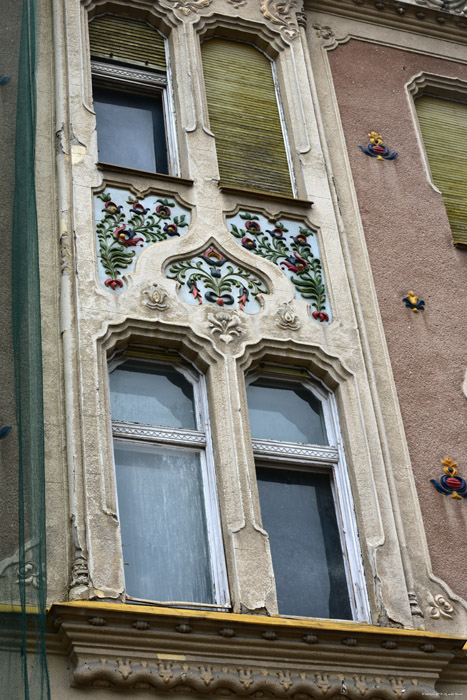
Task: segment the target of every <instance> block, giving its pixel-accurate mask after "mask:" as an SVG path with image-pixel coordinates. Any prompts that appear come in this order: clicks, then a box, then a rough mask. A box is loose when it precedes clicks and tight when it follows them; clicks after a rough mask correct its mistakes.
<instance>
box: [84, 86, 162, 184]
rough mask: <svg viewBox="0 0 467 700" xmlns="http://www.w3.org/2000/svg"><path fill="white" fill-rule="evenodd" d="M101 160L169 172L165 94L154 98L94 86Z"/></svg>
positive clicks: (130, 166)
mask: <svg viewBox="0 0 467 700" xmlns="http://www.w3.org/2000/svg"><path fill="white" fill-rule="evenodd" d="M93 96H94V109H95V112H96V120H97V146H98V151H99V161H100V162H101V163H112V164H113V165H123V166H126V167H128V168H137V169H138V170H148V171H152V172H157V173H168V172H169V171H168V162H167V143H166V137H165V124H164V111H163V105H162V93H154V95H151V97H147V96H145V95H137V94H133V93H125V92H120V91H118V90H108V89H106V88H101V87H94V90H93Z"/></svg>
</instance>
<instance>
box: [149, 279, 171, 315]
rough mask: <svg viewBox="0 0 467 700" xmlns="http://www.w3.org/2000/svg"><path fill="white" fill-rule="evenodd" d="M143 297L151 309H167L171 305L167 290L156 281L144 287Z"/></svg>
mask: <svg viewBox="0 0 467 700" xmlns="http://www.w3.org/2000/svg"><path fill="white" fill-rule="evenodd" d="M143 297H144V298H143V304H144V305H145V306H147V307H148V308H149V309H151V311H165V310H166V309H167V308H168V306H169V302H168V301H167V292H166V291H165V289H164V288H163V287H161V286H160V285H159V284H157V283H156V282H153V284H152V285H151V286H150V287H147V288H146V289H143Z"/></svg>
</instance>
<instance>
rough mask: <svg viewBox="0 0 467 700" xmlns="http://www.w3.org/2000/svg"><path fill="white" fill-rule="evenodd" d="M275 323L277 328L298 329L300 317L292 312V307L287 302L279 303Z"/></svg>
mask: <svg viewBox="0 0 467 700" xmlns="http://www.w3.org/2000/svg"><path fill="white" fill-rule="evenodd" d="M276 325H277V326H279V328H284V329H285V330H289V331H298V329H299V328H300V326H301V325H302V324H301V323H300V319H299V318H298V316H297V314H294V312H293V311H292V307H291V306H290V304H289V303H284V304H281V306H280V307H279V309H278V310H277V313H276Z"/></svg>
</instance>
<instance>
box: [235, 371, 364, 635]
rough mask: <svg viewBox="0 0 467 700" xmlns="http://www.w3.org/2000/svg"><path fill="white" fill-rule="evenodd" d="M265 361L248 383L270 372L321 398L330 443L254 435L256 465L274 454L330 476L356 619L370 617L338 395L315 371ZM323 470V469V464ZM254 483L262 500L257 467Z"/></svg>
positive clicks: (248, 376) (276, 459) (280, 460)
mask: <svg viewBox="0 0 467 700" xmlns="http://www.w3.org/2000/svg"><path fill="white" fill-rule="evenodd" d="M263 365H264V363H262V362H260V363H259V365H256V366H255V367H254V368H251V369H250V371H249V372H248V373H247V374H246V375H245V377H244V381H245V388H247V386H248V385H249V384H250V383H251V382H252V381H254V380H255V379H260V378H262V377H268V378H270V379H274V380H277V381H278V382H281V381H285V380H288V381H293V382H294V383H296V384H297V385H298V384H299V385H300V386H302V387H303V388H304V389H306V390H307V391H309V393H310V394H312V395H313V396H314V397H316V398H317V399H318V401H319V402H320V404H321V407H322V410H323V415H324V423H325V425H326V431H327V433H328V437H329V438H330V445H332V446H324V445H320V446H311V445H302V444H301V443H287V442H284V441H281V442H276V441H275V440H261V439H258V438H253V437H251V447H252V450H253V455H254V464H255V467H256V464H257V462H258V461H259V462H260V463H261V464H262V465H263V466H268V464H269V460H270V459H272V460H273V465H274V466H277V464H278V463H279V464H281V463H287V464H288V465H289V467H290V469H292V470H294V469H297V467H298V465H301V467H302V468H305V469H306V471H307V472H308V473H314V471H315V470H316V469H317V468H323V469H324V470H325V473H326V474H328V475H329V476H330V477H331V488H332V492H333V499H334V509H335V513H336V519H337V524H338V528H339V534H340V540H341V547H342V553H343V560H344V568H345V572H346V578H347V586H348V591H349V597H350V605H351V608H352V612H353V619H354V620H360V621H362V622H368V620H369V619H370V609H369V605H368V596H367V592H366V585H365V579H364V572H363V561H362V553H361V547H360V542H359V538H358V532H357V523H356V520H355V510H354V505H353V499H352V492H351V487H350V480H349V475H348V473H347V465H346V461H345V452H344V445H343V442H342V437H341V434H340V425H339V416H338V413H337V406H336V402H335V399H334V395H333V393H332V392H331V391H329V389H328V387H327V386H326V385H325V384H324V383H323V382H319V381H317V380H316V378H315V377H313V376H311V375H310V373H309V372H308V371H306V370H303V368H301V370H299V371H300V374H299V373H298V372H297V374H296V375H289V374H288V373H287V374H281V372H280V369H281V365H279V366H278V365H272V366H273V367H274V368H276V370H277V371H276V372H274V374H270V373H268V369H269V367H271V365H269V364H268V365H265V366H264V367H263ZM247 404H248V401H247ZM247 409H248V406H247ZM319 470H320V471H321V469H319ZM250 482H251V485H252V486H251V488H252V490H253V491H254V493H255V498H256V499H258V501H259V495H258V494H257V485H256V487H255V484H256V475H255V469H254V470H253V473H252V474H251V475H250Z"/></svg>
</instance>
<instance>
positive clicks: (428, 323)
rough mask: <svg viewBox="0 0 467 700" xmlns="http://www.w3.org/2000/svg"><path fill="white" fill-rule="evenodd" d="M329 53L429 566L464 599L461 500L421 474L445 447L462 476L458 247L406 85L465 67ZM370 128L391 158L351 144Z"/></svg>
mask: <svg viewBox="0 0 467 700" xmlns="http://www.w3.org/2000/svg"><path fill="white" fill-rule="evenodd" d="M329 60H330V65H331V70H332V74H333V79H334V82H335V89H336V94H337V99H338V103H339V109H340V115H341V119H342V124H343V129H344V133H345V138H346V143H347V149H348V153H349V158H350V164H351V168H352V174H353V178H354V182H355V187H356V191H357V196H358V202H359V207H360V212H361V217H362V221H363V226H364V229H365V236H366V243H367V246H368V252H369V256H370V261H371V267H372V272H373V276H374V280H375V285H376V290H377V294H378V301H379V306H380V310H381V316H382V320H383V325H384V330H385V334H386V339H387V344H388V348H389V353H390V357H391V363H392V368H393V372H394V378H395V382H396V387H397V392H398V397H399V401H400V406H401V411H402V416H403V420H404V426H405V430H406V435H407V441H408V445H409V451H410V457H411V461H412V466H413V471H414V477H415V483H416V486H417V490H418V495H419V499H420V504H421V509H422V514H423V521H424V526H425V529H426V534H427V538H428V544H429V549H430V554H431V558H432V564H433V570H434V573H435V574H437V575H438V576H440V577H441V578H442V579H444V580H445V581H446V582H447V583H448V584H449V585H450V586H451V587H452V588H453V590H454V592H455V593H457V594H458V595H462V596H463V597H466V598H467V577H466V575H465V569H466V564H465V562H466V561H467V537H466V536H465V533H466V532H467V499H466V500H464V499H463V500H462V501H457V500H454V499H452V498H450V497H447V496H443V495H441V494H439V493H438V492H437V491H435V489H434V488H433V486H432V485H431V484H430V483H429V479H430V478H432V477H435V478H437V477H439V476H440V475H441V474H442V473H443V472H442V466H441V463H440V460H441V459H443V458H444V457H446V456H449V457H451V458H452V459H453V460H455V461H457V462H458V464H459V471H460V474H461V476H464V477H466V478H467V398H466V396H465V395H464V393H463V391H462V383H463V380H464V374H465V372H466V370H467V323H466V316H467V314H466V308H467V250H465V251H461V250H457V249H456V248H454V247H453V245H452V239H451V233H450V229H449V223H448V220H447V217H446V212H445V209H444V205H443V201H442V198H441V196H440V195H439V194H438V193H437V192H435V191H434V189H433V188H432V187H431V186H430V184H429V182H428V180H427V176H426V172H425V169H424V165H423V161H422V155H421V153H420V147H419V145H418V142H417V139H416V132H415V126H414V122H413V117H412V113H411V111H410V108H409V100H408V96H407V91H406V88H405V85H406V84H407V83H408V82H410V81H411V80H412V79H413V77H415V76H416V75H417V74H418V73H420V72H422V71H423V72H428V73H434V74H437V75H441V76H450V77H458V78H462V79H464V80H466V81H467V66H466V65H462V64H459V63H455V62H451V61H445V60H440V59H437V58H434V57H432V56H424V55H421V54H417V53H412V52H408V51H401V50H398V49H394V48H390V47H386V46H378V45H376V44H370V43H367V42H364V41H358V40H351V41H350V42H349V43H347V44H344V45H341V46H339V47H338V48H337V49H335V50H333V51H331V52H330V53H329ZM372 130H376V131H378V132H379V133H380V134H382V135H383V137H384V144H385V145H387V146H388V147H390V148H391V150H396V151H398V152H399V156H398V158H397V159H396V160H395V161H392V162H377V161H376V160H375V159H372V158H369V157H368V156H366V155H364V154H363V153H362V152H361V151H360V150H359V148H358V146H359V145H360V144H361V145H364V146H365V145H366V144H367V143H368V137H367V134H368V132H370V131H372ZM466 187H467V184H466ZM409 290H414V291H415V293H416V294H417V295H418V296H419V297H420V298H422V299H424V300H425V302H426V310H425V311H424V312H423V313H418V314H414V313H413V312H412V311H410V310H409V309H406V308H405V306H404V304H403V303H402V301H401V300H402V297H404V296H406V294H407V292H408V291H409Z"/></svg>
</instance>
